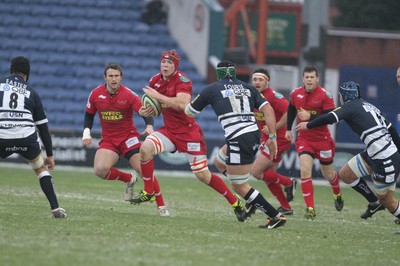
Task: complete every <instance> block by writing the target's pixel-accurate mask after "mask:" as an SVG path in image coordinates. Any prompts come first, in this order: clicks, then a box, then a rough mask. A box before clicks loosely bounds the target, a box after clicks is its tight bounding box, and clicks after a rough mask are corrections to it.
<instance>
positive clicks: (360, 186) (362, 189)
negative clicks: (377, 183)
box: [352, 178, 378, 203]
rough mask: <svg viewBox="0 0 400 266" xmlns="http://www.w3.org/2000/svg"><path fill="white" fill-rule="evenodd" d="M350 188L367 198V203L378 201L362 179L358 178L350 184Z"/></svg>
mask: <svg viewBox="0 0 400 266" xmlns="http://www.w3.org/2000/svg"><path fill="white" fill-rule="evenodd" d="M352 188H353V189H354V190H355V191H357V192H358V193H360V194H361V195H362V196H363V197H364V198H365V199H366V200H368V202H369V203H375V202H377V201H378V198H377V197H376V196H375V194H374V192H372V190H371V189H370V187H369V186H368V184H367V182H365V180H364V179H362V178H359V181H358V183H357V184H356V185H355V186H352Z"/></svg>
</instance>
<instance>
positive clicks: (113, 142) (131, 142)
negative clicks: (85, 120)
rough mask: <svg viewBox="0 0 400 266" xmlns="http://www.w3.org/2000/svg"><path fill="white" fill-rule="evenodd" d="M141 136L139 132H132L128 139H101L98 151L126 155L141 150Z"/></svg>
mask: <svg viewBox="0 0 400 266" xmlns="http://www.w3.org/2000/svg"><path fill="white" fill-rule="evenodd" d="M140 146H141V143H140V135H139V133H137V132H131V133H129V135H128V136H127V137H126V138H121V139H118V138H112V139H111V138H107V139H101V141H100V143H99V147H98V149H106V150H111V151H114V152H116V153H118V154H122V155H124V156H125V154H126V153H127V152H128V151H131V150H134V149H138V148H140Z"/></svg>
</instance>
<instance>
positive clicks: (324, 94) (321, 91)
mask: <svg viewBox="0 0 400 266" xmlns="http://www.w3.org/2000/svg"><path fill="white" fill-rule="evenodd" d="M317 91H318V93H319V94H321V95H322V96H326V97H328V98H329V99H333V97H332V93H330V92H329V91H327V90H326V89H325V88H323V87H321V86H318V87H317Z"/></svg>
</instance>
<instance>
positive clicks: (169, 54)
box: [160, 50, 181, 70]
mask: <svg viewBox="0 0 400 266" xmlns="http://www.w3.org/2000/svg"><path fill="white" fill-rule="evenodd" d="M163 59H169V60H172V62H174V66H175V70H178V66H179V61H180V60H181V57H180V56H179V54H178V52H177V51H175V50H169V51H165V52H164V53H163V54H162V55H161V59H160V60H163Z"/></svg>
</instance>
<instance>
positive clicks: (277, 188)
mask: <svg viewBox="0 0 400 266" xmlns="http://www.w3.org/2000/svg"><path fill="white" fill-rule="evenodd" d="M267 186H268V188H269V190H270V191H271V193H272V195H274V196H275V198H276V199H277V200H278V201H279V203H280V204H281V206H282V208H284V209H291V207H290V204H289V202H288V201H287V199H286V195H285V193H283V189H282V186H281V185H280V184H279V183H269V184H267Z"/></svg>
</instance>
